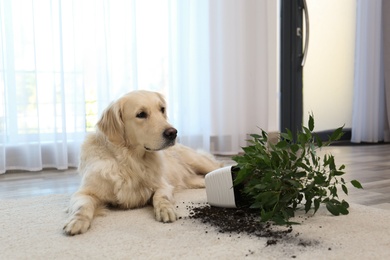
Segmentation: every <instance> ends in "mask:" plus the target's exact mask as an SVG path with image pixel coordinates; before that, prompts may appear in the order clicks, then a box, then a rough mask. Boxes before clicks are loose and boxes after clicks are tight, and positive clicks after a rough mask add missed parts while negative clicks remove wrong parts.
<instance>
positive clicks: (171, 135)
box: [163, 127, 177, 141]
mask: <svg viewBox="0 0 390 260" xmlns="http://www.w3.org/2000/svg"><path fill="white" fill-rule="evenodd" d="M163 136H164V138H166V139H168V140H171V141H173V140H175V138H176V136H177V130H176V129H175V128H173V127H171V128H167V129H165V131H164V133H163Z"/></svg>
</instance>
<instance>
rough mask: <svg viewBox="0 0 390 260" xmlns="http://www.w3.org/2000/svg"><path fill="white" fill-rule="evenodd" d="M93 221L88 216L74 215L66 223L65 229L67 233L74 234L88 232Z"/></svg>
mask: <svg viewBox="0 0 390 260" xmlns="http://www.w3.org/2000/svg"><path fill="white" fill-rule="evenodd" d="M90 225H91V221H90V220H89V219H87V218H78V217H72V218H71V219H69V220H68V222H67V223H66V224H65V226H64V228H63V230H64V233H65V234H66V235H69V236H74V235H78V234H82V233H85V232H87V230H88V229H89V227H90Z"/></svg>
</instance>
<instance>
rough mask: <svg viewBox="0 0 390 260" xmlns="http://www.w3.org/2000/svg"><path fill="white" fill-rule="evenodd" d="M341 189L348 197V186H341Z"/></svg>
mask: <svg viewBox="0 0 390 260" xmlns="http://www.w3.org/2000/svg"><path fill="white" fill-rule="evenodd" d="M341 188H342V189H343V191H344V193H345V194H346V195H348V188H347V186H345V185H344V184H343V185H341Z"/></svg>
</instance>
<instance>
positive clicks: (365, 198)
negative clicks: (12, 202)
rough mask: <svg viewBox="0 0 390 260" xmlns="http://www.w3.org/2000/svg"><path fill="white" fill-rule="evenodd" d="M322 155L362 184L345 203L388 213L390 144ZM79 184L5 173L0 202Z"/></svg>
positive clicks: (67, 175) (45, 175)
mask: <svg viewBox="0 0 390 260" xmlns="http://www.w3.org/2000/svg"><path fill="white" fill-rule="evenodd" d="M321 153H332V154H333V155H334V156H335V160H336V165H337V166H340V165H341V164H345V166H346V172H347V174H346V175H345V179H346V180H347V181H349V180H353V179H357V180H358V181H360V182H361V183H362V185H363V187H364V190H358V189H355V188H353V187H352V186H351V185H350V186H349V195H348V196H346V197H345V196H343V197H345V199H346V200H347V201H348V202H350V203H358V204H363V205H367V206H371V207H377V208H382V209H387V210H390V145H388V144H383V145H362V146H332V147H326V148H324V149H323V150H322V151H321ZM219 159H222V160H224V161H225V162H226V164H227V165H230V164H233V163H234V162H233V161H231V160H230V158H229V157H219ZM79 184H80V176H79V175H78V174H77V170H76V169H70V170H66V171H58V170H44V171H41V172H19V171H14V172H7V173H6V174H3V175H0V199H13V198H27V197H31V196H42V195H49V194H71V193H73V192H74V191H76V190H77V188H78V186H79ZM341 193H342V191H341V189H340V191H339V194H341Z"/></svg>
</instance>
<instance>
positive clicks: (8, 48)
mask: <svg viewBox="0 0 390 260" xmlns="http://www.w3.org/2000/svg"><path fill="white" fill-rule="evenodd" d="M277 10H278V1H273V0H261V1H256V0H251V1H234V0H228V1H225V0H223V1H222V0H215V1H206V0H198V1H191V0H180V1H174V0H171V1H169V0H165V1H163V0H139V1H137V0H132V1H129V0H122V1H120V0H115V1H113V0H111V1H110V0H73V1H71V0H69V1H61V0H30V1H25V0H0V30H1V31H0V34H1V41H0V61H1V63H0V92H1V95H0V127H1V129H0V172H1V173H4V172H6V171H7V170H12V169H23V170H32V171H34V170H40V169H42V168H45V167H54V168H57V169H66V168H68V167H74V166H77V164H78V154H79V147H80V144H81V142H82V141H83V138H84V136H85V134H86V133H87V132H89V131H93V129H94V124H95V123H96V121H97V119H98V117H99V115H100V113H101V112H102V110H103V109H104V108H105V107H106V106H107V105H108V104H109V103H110V102H111V101H112V100H113V99H116V98H118V97H119V96H121V95H123V94H125V93H127V92H129V91H131V90H135V89H149V90H154V91H159V92H161V93H163V94H165V96H166V97H167V100H168V105H169V108H168V111H169V117H170V121H171V122H172V124H173V125H175V127H176V128H177V129H178V130H179V141H180V142H181V143H184V144H186V145H189V146H191V147H193V148H202V149H205V150H211V151H212V152H214V153H219V154H234V153H237V152H238V151H240V146H242V145H245V139H246V135H247V134H248V133H252V132H258V131H259V130H258V129H257V127H261V128H263V129H265V130H269V131H270V130H271V131H274V130H278V88H277V85H278V80H277V56H278V54H277V53H278V49H277V48H278V47H277V35H278V30H277V22H276V21H277V20H276V17H277Z"/></svg>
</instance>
